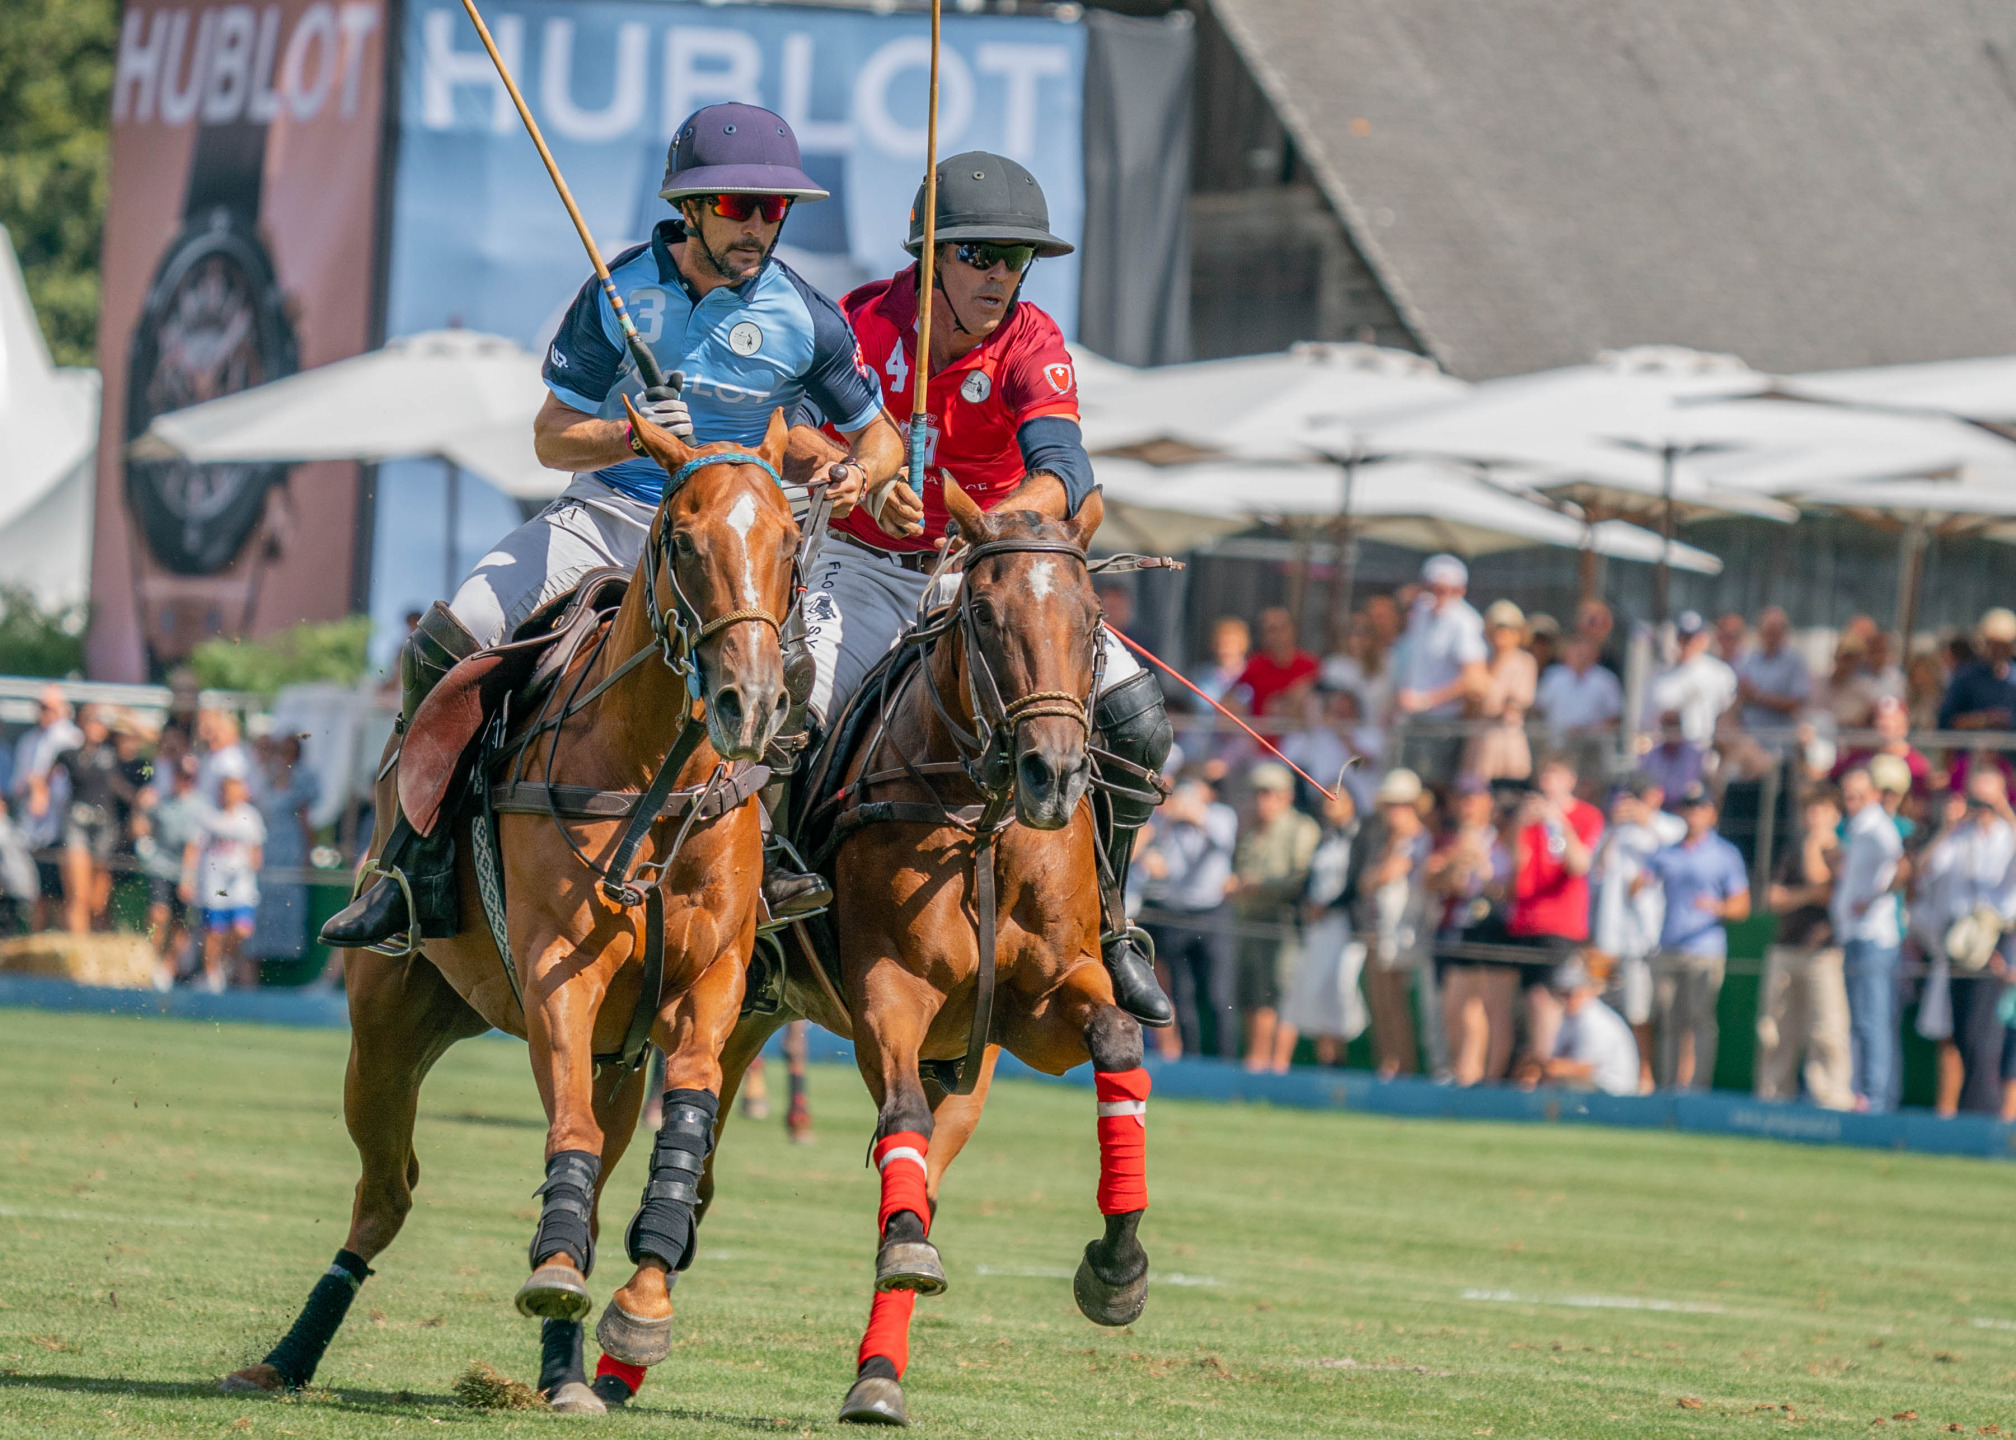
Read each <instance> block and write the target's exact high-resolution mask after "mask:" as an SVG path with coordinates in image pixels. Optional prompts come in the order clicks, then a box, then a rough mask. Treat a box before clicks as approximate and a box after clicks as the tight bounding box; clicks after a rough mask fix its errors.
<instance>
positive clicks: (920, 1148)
mask: <svg viewBox="0 0 2016 1440" xmlns="http://www.w3.org/2000/svg"><path fill="white" fill-rule="evenodd" d="M930 1154H931V1142H930V1141H929V1140H928V1139H926V1138H925V1137H924V1136H922V1135H919V1134H918V1133H917V1132H916V1131H915V1130H898V1131H897V1132H896V1133H895V1134H894V1135H890V1136H886V1137H884V1138H883V1139H882V1140H880V1141H878V1142H877V1143H876V1146H875V1168H876V1169H878V1170H880V1171H881V1172H882V1208H881V1210H880V1211H879V1212H877V1214H876V1216H875V1233H876V1234H877V1235H880V1234H881V1233H882V1232H883V1231H884V1230H886V1229H887V1228H888V1227H889V1217H890V1216H891V1215H894V1214H895V1213H896V1212H897V1211H899V1210H910V1211H914V1212H915V1213H916V1216H917V1218H918V1219H919V1220H922V1221H923V1222H924V1233H925V1234H927V1235H928V1234H930V1233H931V1196H930V1193H929V1187H928V1186H927V1184H926V1181H927V1179H928V1178H929V1177H928V1173H927V1172H926V1170H925V1168H924V1166H925V1162H926V1159H927V1157H929V1155H930ZM905 1323H908V1321H907V1312H906V1321H905ZM898 1368H901V1367H900V1366H899V1367H898Z"/></svg>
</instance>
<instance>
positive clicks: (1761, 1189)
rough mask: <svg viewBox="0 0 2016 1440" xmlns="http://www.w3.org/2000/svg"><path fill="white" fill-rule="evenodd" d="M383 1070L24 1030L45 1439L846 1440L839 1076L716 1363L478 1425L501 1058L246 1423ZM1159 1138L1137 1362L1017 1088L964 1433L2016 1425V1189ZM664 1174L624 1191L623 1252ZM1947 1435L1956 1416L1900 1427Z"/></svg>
mask: <svg viewBox="0 0 2016 1440" xmlns="http://www.w3.org/2000/svg"><path fill="white" fill-rule="evenodd" d="M345 1047H346V1038H345V1037H344V1036H342V1035H341V1034H337V1033H328V1032H307V1031H290V1030H277V1029H272V1030H269V1029H260V1028H255V1027H250V1026H204V1025H195V1024H188V1023H180V1022H166V1021H143V1020H116V1019H106V1018H89V1017H72V1016H59V1015H50V1014H42V1013H36V1012H30V1011H0V1097H4V1099H5V1112H4V1113H5V1119H4V1122H0V1160H4V1167H0V1434H4V1435H7V1436H14V1435H34V1434H49V1435H60V1436H100V1435H106V1436H111V1435H233V1436H235V1435H239V1434H250V1435H254V1436H257V1435H276V1434H277V1435H290V1436H304V1437H306V1436H367V1435H368V1436H383V1435H387V1434H408V1435H418V1434H423V1433H427V1432H429V1431H431V1430H433V1429H434V1428H435V1427H436V1426H443V1425H446V1426H459V1427H461V1431H460V1433H464V1434H483V1435H492V1434H495V1435H504V1434H513V1435H516V1434H523V1433H528V1432H531V1431H534V1430H540V1429H542V1428H544V1427H551V1426H554V1425H570V1424H598V1423H599V1424H601V1425H604V1426H606V1427H607V1428H609V1429H610V1430H612V1431H620V1432H624V1433H633V1432H634V1433H643V1432H645V1431H650V1432H652V1433H661V1434H677V1435H679V1436H681V1437H689V1436H690V1437H714V1436H720V1437H731V1436H747V1435H749V1434H752V1433H755V1434H765V1433H783V1434H800V1435H809V1434H814V1433H832V1432H835V1431H837V1430H838V1429H839V1427H838V1426H837V1425H835V1424H834V1423H833V1422H832V1415H833V1412H834V1410H835V1408H836V1407H837V1405H838V1403H839V1400H840V1396H841V1394H842V1393H843V1392H844V1391H845V1389H846V1386H847V1383H848V1381H849V1380H850V1379H851V1375H852V1360H853V1351H854V1346H855V1343H856V1341H857V1340H858V1337H859V1327H860V1324H861V1322H862V1321H863V1320H864V1319H865V1317H866V1313H867V1284H868V1277H869V1272H870V1262H871V1252H872V1243H873V1235H872V1230H873V1214H874V1197H875V1187H874V1183H873V1180H872V1177H871V1175H870V1173H869V1172H868V1171H867V1170H865V1169H864V1168H863V1167H862V1163H861V1160H862V1153H863V1149H864V1146H865V1143H866V1140H867V1137H868V1134H869V1130H870V1127H871V1124H872V1114H871V1111H870V1108H869V1105H868V1102H867V1099H866V1097H865V1095H864V1093H863V1092H862V1089H861V1086H860V1084H859V1082H858V1080H856V1079H855V1077H854V1076H853V1075H852V1074H851V1072H847V1071H843V1070H838V1069H830V1068H824V1069H820V1070H818V1071H816V1072H815V1074H814V1077H813V1102H814V1106H815V1109H816V1112H817V1117H818V1121H819V1143H818V1144H817V1145H816V1146H814V1147H811V1148H804V1149H801V1148H796V1147H792V1146H789V1145H787V1144H786V1143H785V1141H784V1138H783V1134H782V1127H781V1125H779V1124H777V1123H776V1122H774V1121H773V1122H771V1123H768V1124H764V1125H749V1124H743V1123H741V1122H739V1121H738V1122H737V1124H736V1125H735V1126H734V1127H733V1128H731V1130H730V1133H729V1138H728V1142H727V1145H726V1148H725V1151H724V1154H723V1159H722V1167H721V1202H722V1203H721V1207H720V1209H719V1210H718V1211H717V1212H716V1214H715V1216H714V1217H713V1219H712V1220H711V1221H710V1222H709V1224H708V1226H707V1227H706V1230H705V1231H704V1232H703V1237H702V1241H701V1251H700V1258H699V1260H698V1262H697V1263H696V1265H695V1266H694V1268H693V1269H692V1271H690V1272H689V1273H688V1275H687V1276H686V1278H685V1280H684V1281H683V1282H682V1283H681V1286H680V1289H679V1292H678V1298H679V1316H680V1319H679V1325H680V1330H681V1339H680V1342H679V1344H678V1348H676V1349H675V1350H674V1352H673V1357H672V1359H671V1360H670V1361H669V1362H668V1363H667V1364H666V1365H664V1366H662V1367H660V1368H659V1370H658V1371H657V1372H656V1374H655V1376H654V1378H653V1380H652V1381H651V1383H650V1385H649V1386H648V1387H647V1389H646V1391H645V1395H644V1397H643V1400H642V1402H641V1403H640V1405H639V1406H638V1407H637V1408H636V1409H635V1410H633V1411H632V1412H630V1413H628V1414H623V1415H618V1416H612V1417H610V1418H609V1419H608V1420H606V1421H601V1422H588V1421H578V1422H577V1421H570V1420H565V1419H562V1418H560V1417H555V1416H550V1415H542V1414H485V1413H479V1412H475V1411H471V1410H467V1409H464V1408H462V1407H461V1406H459V1405H457V1404H456V1403H455V1401H454V1400H453V1399H452V1398H451V1396H450V1391H451V1387H452V1385H453V1382H454V1380H455V1378H456V1377H457V1376H458V1375H459V1374H460V1373H461V1372H462V1370H463V1369H464V1367H465V1366H467V1365H468V1364H469V1362H470V1361H472V1360H479V1359H480V1360H484V1361H488V1362H490V1363H492V1364H494V1365H496V1366H497V1367H498V1368H499V1369H501V1370H503V1371H505V1372H506V1373H507V1374H511V1375H515V1376H517V1377H519V1378H521V1379H526V1380H530V1379H532V1378H534V1376H535V1374H536V1370H537V1332H536V1327H535V1326H534V1324H533V1322H530V1321H526V1320H521V1319H520V1318H518V1316H517V1315H515V1314H514V1313H513V1312H512V1310H511V1308H510V1297H511V1294H512V1292H513V1290H514V1289H515V1288H516V1286H517V1284H518V1282H519V1280H520V1279H521V1278H522V1277H523V1275H524V1270H525V1256H524V1246H525V1242H526V1240H527V1239H528V1237H529V1235H530V1232H531V1222H532V1219H533V1217H534V1210H533V1206H534V1204H535V1202H534V1201H533V1200H532V1199H531V1198H530V1191H531V1189H532V1187H533V1186H534V1185H535V1184H537V1183H538V1181H539V1178H540V1173H541V1171H540V1148H541V1137H542V1132H543V1122H541V1121H540V1119H539V1110H538V1104H537V1100H536V1098H535V1097H534V1094H533V1090H532V1085H531V1081H530V1078H529V1075H528V1072H527V1069H526V1065H525V1057H524V1051H523V1049H522V1047H520V1046H518V1045H515V1044H510V1043H503V1042H497V1041H475V1042H471V1043H469V1044H466V1045H463V1046H461V1047H460V1048H459V1049H458V1050H457V1051H456V1052H455V1053H453V1054H451V1055H450V1056H449V1058H448V1059H447V1060H446V1061H444V1062H443V1063H442V1065H441V1067H440V1069H439V1070H437V1072H436V1073H435V1075H434V1077H433V1079H432V1080H431V1081H430V1082H429V1084H428V1088H427V1089H426V1091H425V1092H424V1093H423V1095H422V1097H421V1122H420V1132H419V1146H420V1153H421V1161H422V1165H423V1168H424V1172H425V1173H424V1175H423V1179H422V1184H421V1187H420V1191H419V1200H418V1204H417V1205H416V1207H415V1209H414V1212H413V1216H412V1218H411V1220H410V1221H409V1222H408V1224H407V1227H406V1232H405V1234H404V1235H403V1236H402V1237H401V1239H400V1241H399V1243H398V1244H397V1245H395V1246H394V1247H393V1248H392V1250H391V1251H390V1252H388V1253H387V1254H386V1255H385V1256H383V1257H382V1258H381V1259H380V1260H379V1262H378V1265H379V1272H380V1273H379V1274H378V1276H377V1277H376V1278H374V1279H373V1280H372V1281H371V1282H370V1283H369V1284H368V1285H367V1286H366V1287H365V1289H364V1291H363V1293H362V1294H361V1295H360V1296H359V1298H358V1302H357V1305H356V1307H355V1308H354V1309H353V1310H352V1311H351V1317H350V1322H349V1324H348V1325H347V1326H346V1328H345V1329H344V1331H343V1333H342V1334H341V1335H340V1336H339V1337H338V1338H337V1340H336V1342H335V1344H334V1345H333V1346H332V1348H331V1350H330V1353H329V1357H328V1359H327V1360H326V1361H325V1362H324V1364H323V1367H322V1371H321V1374H320V1376H319V1377H318V1381H317V1388H316V1389H314V1390H312V1391H310V1392H309V1393H308V1394H306V1395H304V1396H302V1397H299V1398H297V1399H295V1400H291V1401H284V1402H283V1401H274V1400H266V1399H260V1398H250V1399H248V1398H246V1397H242V1396H224V1395H220V1394H217V1393H216V1392H215V1390H214V1385H215V1382H216V1379H217V1377H218V1376H220V1375H222V1374H223V1373H225V1372H226V1371H228V1370H230V1369H232V1368H234V1367H236V1366H238V1365H240V1364H242V1363H244V1362H246V1361H248V1360H253V1359H257V1358H258V1357H259V1356H260V1355H261V1354H263V1352H264V1350H265V1348H266V1347H267V1345H268V1344H270V1343H271V1341H272V1340H273V1339H274V1338H276V1337H277V1336H278V1335H279V1333H280V1332H281V1331H282V1330H284V1329H285V1327H286V1326H287V1324H288V1323H289V1322H290V1321H291V1319H292V1317H293V1315H294V1311H295V1308H296V1306H297V1305H298V1304H299V1302H300V1300H301V1299H302V1297H303V1296H304V1295H305V1294H306V1292H307V1289H308V1287H309V1285H310V1284H311V1283H312V1282H313V1280H314V1278H315V1276H316V1275H317V1273H319V1271H320V1270H321V1268H322V1267H323V1266H324V1265H325V1264H326V1263H327V1262H328V1259H329V1256H330V1255H331V1253H333V1251H334V1250H335V1249H336V1247H337V1245H338V1244H339V1243H340V1242H341V1240H342V1237H343V1230H344V1221H345V1217H346V1216H347V1213H348V1207H349V1188H350V1185H351V1182H352V1180H353V1179H354V1175H355V1170H354V1159H353V1156H352V1152H351V1149H350V1145H349V1141H348V1139H347V1137H346V1136H345V1135H344V1132H343V1127H342V1123H341V1119H340V1115H339V1101H340V1089H341V1083H342V1070H343V1057H344V1053H345ZM1149 1135H1150V1147H1149V1163H1150V1186H1151V1189H1152V1192H1153V1195H1154V1206H1153V1208H1152V1209H1151V1210H1150V1212H1149V1215H1148V1218H1147V1220H1146V1222H1145V1223H1144V1225H1143V1227H1142V1235H1143V1239H1144V1241H1145V1242H1146V1244H1147V1245H1148V1248H1149V1251H1150V1253H1151V1255H1152V1256H1153V1259H1154V1263H1155V1265H1156V1273H1157V1276H1158V1282H1159V1283H1158V1284H1157V1285H1156V1286H1155V1288H1154V1290H1153V1294H1152V1298H1151V1300H1150V1303H1149V1307H1148V1313H1147V1315H1146V1316H1145V1317H1144V1318H1143V1320H1142V1321H1141V1322H1140V1323H1139V1324H1138V1325H1136V1326H1134V1327H1133V1328H1132V1329H1131V1330H1127V1331H1120V1332H1106V1331H1101V1330H1098V1329H1097V1328H1095V1327H1094V1326H1092V1325H1090V1324H1089V1323H1087V1322H1086V1321H1085V1320H1083V1319H1082V1318H1081V1317H1080V1316H1079V1315H1078V1313H1077V1311H1076V1310H1075V1309H1074V1307H1073V1306H1072V1303H1071V1295H1070V1285H1069V1282H1068V1280H1067V1279H1066V1278H1064V1277H1066V1276H1068V1274H1069V1272H1070V1268H1071V1267H1072V1266H1073V1265H1074V1264H1075V1262H1076V1259H1077V1255H1078V1253H1079V1251H1080V1250H1081V1249H1082V1247H1083V1245H1084V1242H1085V1241H1086V1240H1087V1239H1089V1238H1090V1237H1091V1236H1092V1235H1093V1234H1094V1233H1096V1230H1097V1215H1096V1213H1095V1211H1094V1208H1093V1205H1092V1198H1091V1197H1092V1187H1093V1180H1094V1176H1095V1171H1096V1166H1097V1157H1096V1151H1095V1147H1094V1143H1093V1126H1092V1105H1091V1095H1090V1092H1089V1091H1085V1090H1079V1089H1075V1088H1067V1087H1053V1086H1046V1085H1038V1084H1033V1083H1015V1084H1004V1085H1002V1086H1000V1087H999V1088H998V1089H997V1090H996V1091H995V1094H994V1097H993V1104H992V1107H991V1110H990V1112H989V1114H988V1117H987V1120H986V1122H985V1123H984V1124H983V1125H982V1126H981V1129H980V1132H979V1135H978V1136H977V1137H976V1138H975V1140H974V1142H973V1144H972V1146H971V1147H970V1148H969V1149H968V1150H967V1152H966V1154H965V1156H964V1157H962V1159H961V1161H960V1163H959V1165H958V1166H957V1168H955V1169H954V1171H953V1172H952V1175H951V1178H950V1180H949V1182H948V1184H947V1187H946V1193H945V1197H944V1199H945V1204H944V1208H943V1210H942V1212H941V1214H940V1217H939V1222H938V1225H937V1229H936V1235H935V1238H936V1239H937V1240H938V1242H939V1244H940V1246H941V1248H942V1249H943V1251H944V1255H945V1261H946V1267H947V1270H948V1271H949V1273H950V1274H951V1276H952V1282H953V1283H952V1289H951V1291H950V1292H949V1293H948V1294H947V1295H946V1296H944V1297H943V1298H942V1299H938V1300H927V1301H923V1302H921V1303H920V1305H919V1307H918V1322H917V1325H916V1328H915V1331H914V1333H913V1350H912V1362H911V1367H910V1372H909V1375H908V1377H907V1380H906V1389H907V1391H908V1394H909V1398H910V1407H911V1413H912V1415H913V1417H914V1418H915V1420H916V1422H917V1424H918V1425H919V1426H920V1427H922V1428H923V1429H925V1430H927V1431H933V1432H939V1433H948V1434H949V1433H958V1434H970V1435H982V1436H1002V1437H1025V1436H1026V1437H1064V1436H1087V1437H1092V1436H1097V1437H1102V1440H1105V1437H1133V1436H1144V1437H1146V1436H1199V1437H1211V1440H1221V1437H1258V1436H1295V1437H1302V1436H1331V1435H1337V1436H1345V1435H1349V1436H1361V1435H1379V1436H1436V1437H1448V1436H1454V1437H1467V1436H1472V1435H1497V1436H1505V1435H1534V1436H1547V1437H1579V1436H1599V1435H1600V1436H1605V1437H1612V1436H1630V1437H1637V1436H1725V1435H1744V1436H1752V1435H1762V1434H1767V1433H1779V1432H1783V1431H1787V1430H1791V1429H1795V1428H1796V1429H1797V1430H1799V1431H1801V1432H1804V1433H1817V1434H1841V1435H1847V1434H1858V1435H1859V1434H1868V1433H1871V1431H1872V1426H1873V1427H1874V1428H1875V1429H1877V1430H1880V1432H1881V1433H1884V1434H1933V1433H1950V1432H1951V1431H1953V1430H1955V1429H1958V1430H1960V1431H1961V1432H1962V1433H1966V1434H1977V1433H1987V1434H2001V1433H2010V1432H2016V1275H2012V1267H2011V1265H2010V1253H2009V1252H2010V1239H2009V1237H2010V1234H2011V1218H2012V1215H2016V1206H2012V1203H2011V1202H2012V1187H2011V1183H2010V1182H2011V1179H2012V1173H2011V1171H2010V1170H2008V1169H2007V1168H2004V1167H1999V1166H1995V1165H1990V1164H1985V1163H1981V1162H1974V1161H1958V1160H1944V1159H1934V1158H1925V1157H1918V1156H1910V1155H1888V1154H1877V1153H1869V1152H1858V1151H1851V1150H1823V1149H1806V1148H1799V1147H1794V1146H1787V1145H1776V1144H1771V1143H1765V1142H1757V1141H1746V1140H1717V1139H1703V1138H1700V1137H1695V1136H1681V1135H1660V1134H1649V1135H1648V1134H1640V1133H1635V1132H1623V1131H1606V1130H1599V1129H1559V1128H1553V1127H1539V1126H1532V1127H1519V1126H1483V1125H1455V1124H1441V1123H1424V1122H1403V1121H1392V1120H1385V1119H1379V1118H1373V1117H1362V1116H1352V1115H1339V1114H1318V1113H1306V1112H1296V1111H1286V1110H1268V1109H1263V1108H1228V1107H1224V1106H1214V1105H1206V1104H1192V1103H1181V1102H1167V1101H1157V1102H1156V1103H1155V1104H1154V1105H1153V1106H1152V1107H1151V1113H1150V1129H1149ZM643 1149H644V1147H643V1146H639V1147H637V1148H636V1150H635V1151H633V1158H632V1159H631V1160H629V1161H628V1162H626V1164H625V1166H624V1168H623V1170H622V1172H621V1173H620V1174H619V1175H618V1176H617V1177H616V1180H615V1183H614V1187H613V1190H612V1194H613V1195H614V1196H615V1197H616V1198H617V1201H618V1205H617V1207H616V1208H617V1211H618V1213H616V1214H614V1215H612V1216H611V1221H612V1224H611V1229H612V1230H614V1231H618V1232H620V1227H621V1225H622V1223H623V1222H624V1221H625V1220H626V1219H627V1207H628V1206H629V1204H630V1203H631V1197H632V1196H634V1194H635V1193H636V1190H637V1188H638V1186H639V1184H640V1183H641V1178H642V1166H641V1159H640V1157H641V1155H642V1152H643ZM605 1252H606V1253H607V1254H608V1255H609V1256H611V1257H612V1258H611V1259H610V1260H609V1261H608V1262H607V1268H606V1269H605V1270H604V1271H602V1272H601V1273H599V1274H598V1276H597V1277H596V1278H597V1283H598V1285H599V1286H600V1287H603V1288H604V1291H605V1293H606V1287H609V1286H613V1285H614V1284H616V1283H618V1275H617V1272H618V1271H622V1270H624V1269H625V1267H624V1266H623V1264H622V1262H621V1258H620V1247H619V1246H617V1245H616V1244H615V1243H614V1235H610V1236H608V1237H606V1239H605ZM1591 1299H1600V1300H1602V1301H1603V1302H1605V1303H1603V1304H1601V1305H1592V1304H1590V1303H1588V1302H1589V1301H1590V1300H1591ZM1578 1300H1579V1301H1580V1302H1581V1303H1569V1302H1570V1301H1578ZM591 1353H592V1352H591ZM1903 1412H1916V1415H1917V1416H1918V1417H1919V1418H1917V1419H1892V1418H1890V1417H1893V1416H1897V1415H1900V1414H1901V1413H1903ZM1879 1417H1881V1419H1882V1423H1881V1425H1880V1426H1877V1425H1875V1422H1876V1421H1877V1420H1878V1418H1879ZM1996 1426H1999V1427H2001V1428H2000V1429H1999V1430H1998V1429H1996V1428H1992V1427H1996ZM1984 1427H1988V1428H1984Z"/></svg>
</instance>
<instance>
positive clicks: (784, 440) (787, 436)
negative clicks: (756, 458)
mask: <svg viewBox="0 0 2016 1440" xmlns="http://www.w3.org/2000/svg"><path fill="white" fill-rule="evenodd" d="M790 443H791V422H790V421H789V420H787V419H785V418H784V410H783V407H782V406H779V407H778V408H777V409H775V410H772V411H771V412H770V428H769V429H768V430H765V431H764V432H763V443H762V444H761V445H758V446H757V447H756V453H757V454H758V455H761V456H762V457H763V460H764V463H766V464H767V465H769V466H770V468H771V469H773V470H775V469H777V468H778V467H779V466H781V465H782V464H783V463H784V450H785V447H786V446H788V445H789V444H790Z"/></svg>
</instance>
